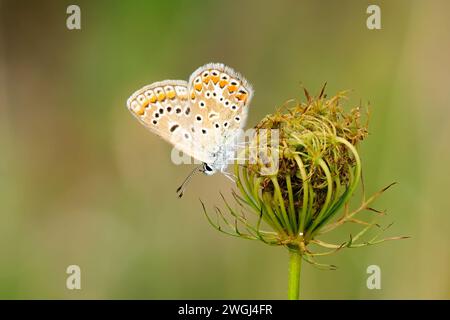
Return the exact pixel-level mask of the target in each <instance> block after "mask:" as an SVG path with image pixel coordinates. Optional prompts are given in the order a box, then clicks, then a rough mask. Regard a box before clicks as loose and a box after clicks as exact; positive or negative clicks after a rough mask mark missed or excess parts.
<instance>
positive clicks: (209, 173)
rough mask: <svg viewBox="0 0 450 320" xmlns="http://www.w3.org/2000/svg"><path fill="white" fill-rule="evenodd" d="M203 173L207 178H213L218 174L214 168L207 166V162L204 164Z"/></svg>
mask: <svg viewBox="0 0 450 320" xmlns="http://www.w3.org/2000/svg"><path fill="white" fill-rule="evenodd" d="M202 171H203V173H204V174H206V175H207V176H212V175H213V174H214V173H216V171H217V170H215V169H213V168H212V166H210V165H209V164H207V163H206V162H204V163H203V170H202Z"/></svg>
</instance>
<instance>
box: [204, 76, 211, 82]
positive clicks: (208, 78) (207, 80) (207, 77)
mask: <svg viewBox="0 0 450 320" xmlns="http://www.w3.org/2000/svg"><path fill="white" fill-rule="evenodd" d="M210 79H211V77H210V76H206V77H203V83H208V82H209V80H210Z"/></svg>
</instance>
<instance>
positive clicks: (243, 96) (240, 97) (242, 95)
mask: <svg viewBox="0 0 450 320" xmlns="http://www.w3.org/2000/svg"><path fill="white" fill-rule="evenodd" d="M236 99H238V100H239V101H244V102H245V101H246V100H247V94H246V93H241V92H239V93H238V94H237V95H236Z"/></svg>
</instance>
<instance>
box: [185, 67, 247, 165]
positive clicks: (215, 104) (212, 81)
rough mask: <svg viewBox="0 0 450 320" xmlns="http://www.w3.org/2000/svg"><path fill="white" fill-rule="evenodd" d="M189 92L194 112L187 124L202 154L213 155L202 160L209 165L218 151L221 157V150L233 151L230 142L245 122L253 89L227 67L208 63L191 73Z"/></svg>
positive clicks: (227, 154)
mask: <svg viewBox="0 0 450 320" xmlns="http://www.w3.org/2000/svg"><path fill="white" fill-rule="evenodd" d="M188 92H189V102H190V105H191V110H192V111H193V118H192V120H193V122H192V123H191V125H190V126H191V127H190V130H191V132H192V133H193V140H194V141H195V143H196V145H198V147H197V148H198V149H199V151H200V152H201V153H203V154H206V155H207V158H212V160H210V161H209V162H208V161H205V162H207V163H208V164H212V163H214V162H216V161H217V156H218V154H219V156H220V155H221V156H222V157H223V156H224V150H225V151H226V150H227V149H232V150H230V151H234V147H232V146H231V144H233V143H234V142H235V141H234V139H235V138H236V135H238V134H239V133H240V132H241V129H242V128H243V127H244V125H245V122H246V120H247V114H248V106H249V104H250V100H251V98H252V96H253V89H252V87H251V85H250V84H249V83H248V82H247V80H246V79H245V78H244V77H242V76H241V75H240V74H239V73H237V72H235V71H234V70H233V69H231V68H230V67H227V66H225V65H223V64H217V63H210V64H206V65H204V66H202V67H200V68H198V69H197V70H196V71H194V72H193V73H192V75H191V77H190V79H189V83H188ZM225 153H226V155H225V158H226V157H229V153H228V152H225ZM226 160H227V159H224V161H226ZM219 162H220V161H219ZM223 165H224V163H221V164H219V165H218V167H223Z"/></svg>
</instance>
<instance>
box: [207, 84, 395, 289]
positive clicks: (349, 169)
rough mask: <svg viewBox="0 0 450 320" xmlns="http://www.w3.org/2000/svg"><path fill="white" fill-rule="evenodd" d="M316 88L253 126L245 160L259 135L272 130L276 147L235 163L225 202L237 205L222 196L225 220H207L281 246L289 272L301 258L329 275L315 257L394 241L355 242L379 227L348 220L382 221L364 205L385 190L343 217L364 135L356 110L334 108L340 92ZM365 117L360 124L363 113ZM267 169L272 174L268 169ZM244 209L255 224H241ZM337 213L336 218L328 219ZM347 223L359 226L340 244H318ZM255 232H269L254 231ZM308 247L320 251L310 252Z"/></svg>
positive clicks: (356, 175)
mask: <svg viewBox="0 0 450 320" xmlns="http://www.w3.org/2000/svg"><path fill="white" fill-rule="evenodd" d="M324 88H325V87H324ZM324 88H323V89H322V91H321V92H320V94H319V95H317V96H316V97H312V96H311V95H310V94H309V93H308V91H307V90H306V89H305V95H306V101H304V102H295V101H294V103H293V105H291V106H289V103H286V104H285V105H284V106H283V107H281V108H279V109H278V110H277V111H276V112H275V113H273V114H270V115H267V116H266V117H265V118H264V119H262V120H261V121H260V122H259V123H258V125H257V126H256V127H255V128H256V134H255V136H254V137H253V139H252V140H253V141H251V142H250V143H249V148H247V150H245V151H244V152H246V153H249V152H251V148H256V147H255V146H260V145H261V144H260V140H263V141H266V140H268V139H266V137H262V132H264V135H266V134H269V135H270V134H271V133H270V132H273V131H272V130H274V129H276V132H277V134H278V138H279V143H278V144H277V145H276V146H272V145H271V144H269V143H267V144H266V145H265V146H264V147H265V148H264V152H259V151H258V152H256V154H257V156H258V159H257V161H253V162H249V163H247V164H244V165H242V164H235V176H236V185H237V189H238V190H239V192H235V191H233V192H232V195H233V198H234V200H235V202H236V203H237V205H235V206H232V205H230V203H229V201H227V200H226V199H225V197H223V196H222V197H223V199H224V201H225V205H226V208H227V211H228V213H229V215H225V214H224V213H223V210H221V209H220V208H218V207H216V208H215V211H216V213H217V216H218V219H217V221H216V222H214V219H213V218H212V217H211V216H210V215H208V214H207V217H208V220H209V222H210V223H211V224H212V225H213V226H214V227H215V228H216V229H218V230H220V231H221V232H224V233H227V234H230V235H233V236H238V237H242V238H247V239H259V240H261V241H263V242H264V243H267V244H271V245H280V246H285V247H287V248H288V249H289V250H290V252H291V253H293V254H294V256H293V257H294V258H292V256H291V269H292V268H293V267H294V268H295V265H296V264H297V265H298V268H299V265H300V262H301V260H298V259H301V258H303V259H304V260H306V261H308V262H310V263H312V264H314V265H315V266H318V267H325V268H334V266H331V265H323V264H319V263H318V262H316V260H315V257H316V256H322V255H326V254H330V253H333V252H336V251H338V250H340V249H342V248H346V247H347V248H350V247H361V246H365V245H369V244H376V243H380V242H383V241H386V240H393V239H400V237H396V238H385V239H379V235H380V233H381V232H382V231H383V229H381V230H380V231H381V232H380V233H378V234H377V235H376V236H375V237H373V238H371V239H369V240H366V241H363V242H361V241H360V240H361V237H362V236H363V235H364V234H365V233H366V232H367V231H368V230H369V229H371V228H381V227H379V225H378V224H377V223H376V222H375V221H370V222H366V221H362V220H360V219H357V218H356V217H355V216H356V215H357V214H358V213H360V212H361V211H364V210H370V211H373V212H374V213H375V218H378V217H379V216H381V215H383V212H381V211H378V210H375V209H373V208H371V207H370V205H371V203H372V202H373V201H374V200H375V199H376V198H377V197H378V196H379V195H380V194H381V193H382V192H384V191H385V190H386V189H387V188H389V186H388V187H386V188H384V189H383V190H381V191H379V192H378V193H376V194H375V195H373V196H371V197H369V198H367V199H366V197H365V196H364V195H363V199H362V202H361V205H360V206H359V207H358V208H357V209H356V210H354V211H351V212H350V210H349V200H350V198H351V196H352V195H353V194H354V192H355V190H356V188H357V186H358V184H359V182H360V180H361V160H360V157H359V154H358V151H357V145H358V144H359V143H360V142H361V141H362V140H363V139H364V138H365V137H366V136H367V125H368V121H367V120H365V121H364V122H363V121H362V119H361V117H362V115H361V112H362V108H361V107H356V108H353V109H351V110H350V111H349V112H346V111H345V110H344V108H343V107H342V106H341V102H342V100H344V99H345V98H346V92H340V93H338V94H337V95H335V96H333V97H331V98H327V97H326V95H325V94H324ZM365 115H366V119H368V113H367V112H366V113H365ZM265 129H270V130H269V131H267V130H265ZM266 132H269V133H266ZM262 138H264V139H262ZM269 140H270V139H269ZM274 155H276V158H274ZM267 159H276V160H277V161H276V163H274V161H270V160H269V161H267ZM275 165H276V168H275V169H276V170H273V169H274V168H273V167H274V166H275ZM267 172H271V173H270V174H267ZM363 193H364V192H363ZM203 207H204V209H205V206H203ZM248 209H250V211H252V212H254V213H255V215H254V216H255V217H256V218H253V219H252V218H251V217H247V214H246V212H247V211H249V210H248ZM340 211H342V212H343V213H342V215H341V216H340V218H338V219H336V215H337V214H338V212H340ZM205 213H207V212H206V210H205ZM230 218H231V219H230ZM347 222H351V223H356V224H360V225H362V230H361V231H360V232H359V233H358V234H357V235H355V236H353V237H352V236H350V238H349V240H346V241H343V242H342V243H340V244H331V243H326V242H324V241H322V240H320V239H318V237H320V235H322V234H324V233H326V232H329V231H331V230H334V229H335V228H336V227H338V226H341V225H343V224H345V223H347ZM262 225H266V226H269V227H270V228H271V230H268V231H265V230H262V228H261V226H262ZM310 244H316V245H319V246H322V247H324V248H326V249H327V250H328V251H326V252H312V251H311V249H310V248H309V245H310ZM294 272H296V271H294ZM298 272H299V270H298ZM297 282H298V281H297ZM293 290H294V291H295V288H294V289H293ZM297 290H298V288H297ZM297 294H298V293H297ZM294 296H295V292H294Z"/></svg>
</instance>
